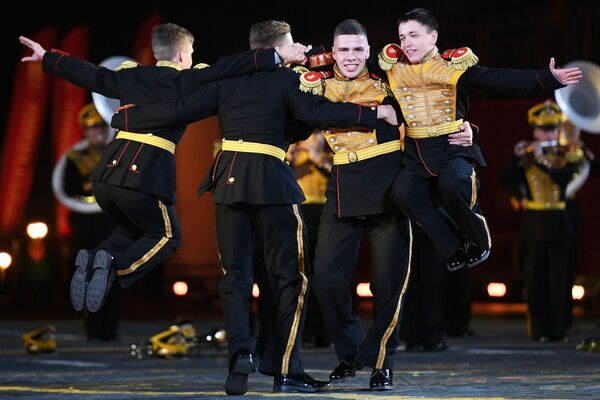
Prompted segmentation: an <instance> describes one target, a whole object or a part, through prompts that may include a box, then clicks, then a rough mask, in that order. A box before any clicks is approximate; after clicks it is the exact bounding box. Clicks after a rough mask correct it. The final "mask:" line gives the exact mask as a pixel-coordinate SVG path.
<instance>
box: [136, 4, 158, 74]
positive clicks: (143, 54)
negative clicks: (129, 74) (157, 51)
mask: <svg viewBox="0 0 600 400" xmlns="http://www.w3.org/2000/svg"><path fill="white" fill-rule="evenodd" d="M162 22H163V16H162V15H160V14H152V15H150V16H149V17H148V18H146V21H144V23H143V24H142V26H140V29H139V30H138V32H137V34H136V36H135V41H134V42H133V58H134V59H135V60H136V61H137V62H139V63H140V64H142V65H153V64H155V63H156V60H154V55H153V54H152V27H154V26H155V25H158V24H161V23H162Z"/></svg>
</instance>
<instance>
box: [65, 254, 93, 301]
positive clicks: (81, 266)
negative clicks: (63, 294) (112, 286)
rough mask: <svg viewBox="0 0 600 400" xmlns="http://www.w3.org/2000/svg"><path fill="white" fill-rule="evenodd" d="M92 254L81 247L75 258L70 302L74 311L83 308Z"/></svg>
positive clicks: (90, 274) (90, 275)
mask: <svg viewBox="0 0 600 400" xmlns="http://www.w3.org/2000/svg"><path fill="white" fill-rule="evenodd" d="M93 260H94V255H93V254H92V253H91V252H90V251H88V250H86V249H81V250H79V253H77V257H76V258H75V272H74V273H73V277H72V278H71V287H70V290H71V304H72V305H73V308H74V309H75V311H81V310H83V307H84V306H85V295H86V293H87V285H88V282H89V281H90V279H91V277H92V261H93Z"/></svg>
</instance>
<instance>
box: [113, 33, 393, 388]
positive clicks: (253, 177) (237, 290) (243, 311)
mask: <svg viewBox="0 0 600 400" xmlns="http://www.w3.org/2000/svg"><path fill="white" fill-rule="evenodd" d="M291 41H292V37H291V33H290V27H289V25H288V24H287V23H284V22H280V21H265V22H261V23H257V24H255V25H253V26H252V28H251V31H250V44H251V47H252V48H255V49H259V48H266V47H269V46H273V45H274V44H281V43H291ZM298 83H299V75H298V74H297V73H296V72H294V71H293V70H291V69H288V68H280V69H278V70H277V71H275V72H257V73H253V74H249V75H244V76H241V77H238V78H235V79H228V80H223V81H219V82H215V83H212V84H209V85H205V86H204V87H203V88H202V89H200V90H199V91H197V92H196V93H195V94H194V95H192V96H188V97H185V98H182V99H181V100H180V101H178V102H174V103H166V104H160V105H157V106H148V107H134V108H132V109H131V110H130V111H129V113H128V118H125V115H124V113H119V114H117V115H115V116H114V117H113V126H115V127H117V128H124V127H125V126H126V124H128V126H129V129H132V130H135V131H138V132H144V131H147V129H150V128H152V127H155V126H157V124H158V125H165V126H168V125H170V124H173V123H177V121H180V122H181V121H183V122H190V121H193V120H196V119H198V118H200V117H203V116H205V113H204V111H205V110H207V109H211V110H210V111H212V113H218V115H219V121H220V124H221V131H222V133H223V147H222V151H221V152H220V153H219V154H218V155H217V157H216V160H215V162H214V164H213V166H212V167H211V169H210V171H209V173H208V175H207V177H206V179H205V180H204V182H203V183H202V184H201V186H200V188H199V193H200V194H202V193H204V192H206V191H212V192H213V199H214V202H215V211H216V224H217V243H218V248H219V254H220V258H221V266H222V269H223V273H224V276H223V279H222V280H221V282H220V284H219V294H220V296H221V298H222V300H223V310H224V319H225V325H226V329H227V332H228V335H229V343H228V345H229V357H230V358H229V369H230V374H229V376H228V378H227V381H226V383H225V390H226V392H227V393H228V394H243V393H245V392H246V390H247V379H248V373H249V372H250V371H251V370H252V365H253V361H252V356H251V354H252V353H253V352H254V346H255V338H254V337H253V336H251V334H250V322H249V311H248V309H249V302H250V293H251V290H252V282H253V279H252V260H251V252H252V239H253V233H254V231H255V227H256V226H258V227H259V229H260V232H261V234H262V241H263V246H264V257H265V265H266V267H267V269H268V272H269V274H270V276H271V282H272V285H273V289H274V293H275V309H276V316H275V330H274V331H273V333H272V336H271V340H270V342H269V344H268V346H267V348H266V350H265V352H264V354H263V358H262V361H261V364H260V368H259V370H260V371H261V372H262V373H264V374H267V375H274V376H275V379H274V391H291V390H298V391H316V390H318V389H319V388H321V387H324V386H325V385H326V383H325V382H318V381H315V380H314V379H312V378H311V377H310V376H309V375H308V374H306V373H305V372H304V368H303V366H302V363H301V361H300V358H299V356H298V343H299V340H300V334H299V332H301V329H302V324H303V309H304V307H303V305H304V299H305V296H306V293H307V290H308V277H307V275H306V266H305V261H306V259H305V252H304V241H305V239H306V236H305V229H304V222H303V219H302V216H301V214H300V211H299V204H300V203H301V202H302V201H303V200H304V196H303V194H302V190H301V189H300V187H299V186H298V184H297V182H296V177H295V174H294V172H293V170H292V169H291V168H290V167H289V165H287V164H286V163H285V162H284V159H285V153H286V150H287V148H288V146H289V144H290V141H291V140H292V135H293V133H294V132H295V127H296V126H297V122H296V119H299V120H302V121H303V122H304V123H307V124H309V125H311V126H313V127H318V128H327V127H329V126H356V125H364V126H368V127H371V128H372V127H375V123H376V119H377V114H380V115H381V116H391V117H392V118H391V122H392V123H396V122H397V121H396V119H395V112H394V110H393V108H392V107H390V106H387V107H386V106H379V107H376V106H368V107H366V106H359V105H355V104H350V103H347V104H334V103H331V102H329V101H327V100H326V99H325V98H323V97H317V96H311V95H308V94H306V93H302V92H301V91H299V90H298ZM207 94H208V96H207ZM206 98H211V99H212V105H211V107H208V104H202V103H203V102H204V101H205V99H206ZM388 113H389V114H388ZM308 134H310V130H307V131H306V132H305V136H304V137H303V138H306V137H307V136H308ZM303 138H302V137H300V136H299V135H294V137H293V140H299V139H303Z"/></svg>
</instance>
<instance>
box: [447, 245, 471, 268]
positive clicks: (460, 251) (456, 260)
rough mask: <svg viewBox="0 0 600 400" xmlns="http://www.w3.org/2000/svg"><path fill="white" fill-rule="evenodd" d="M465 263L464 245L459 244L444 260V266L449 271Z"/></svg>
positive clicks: (462, 266) (463, 265) (461, 266)
mask: <svg viewBox="0 0 600 400" xmlns="http://www.w3.org/2000/svg"><path fill="white" fill-rule="evenodd" d="M466 265H467V260H466V254H465V245H464V244H460V245H459V246H458V248H457V249H456V251H455V252H454V254H452V256H450V258H448V259H447V260H446V267H447V268H448V270H449V271H458V270H459V269H461V268H464V267H465V266H466Z"/></svg>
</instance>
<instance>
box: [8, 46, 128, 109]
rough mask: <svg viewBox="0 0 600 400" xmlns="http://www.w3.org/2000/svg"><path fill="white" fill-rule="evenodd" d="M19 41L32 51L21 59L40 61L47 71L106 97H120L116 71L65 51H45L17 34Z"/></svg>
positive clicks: (24, 60)
mask: <svg viewBox="0 0 600 400" xmlns="http://www.w3.org/2000/svg"><path fill="white" fill-rule="evenodd" d="M19 42H21V43H22V44H23V45H24V46H27V47H29V48H30V49H31V50H32V51H33V54H32V55H31V56H29V57H23V58H22V59H21V61H23V62H28V61H42V68H43V70H44V71H45V72H47V73H50V74H54V75H57V76H59V77H61V78H63V79H65V80H67V81H69V82H71V83H73V84H75V85H77V86H81V87H83V88H85V89H88V90H90V91H92V92H96V93H100V94H102V95H104V96H106V97H111V98H115V99H116V98H121V96H122V93H121V88H120V80H119V75H118V72H116V71H113V70H110V69H108V68H104V67H98V66H96V65H94V64H92V63H90V62H87V61H83V60H80V59H78V58H76V57H71V56H69V55H68V54H66V53H62V52H58V51H46V49H44V48H43V47H42V46H41V45H40V44H39V43H37V42H34V41H33V40H31V39H29V38H26V37H24V36H19Z"/></svg>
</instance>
